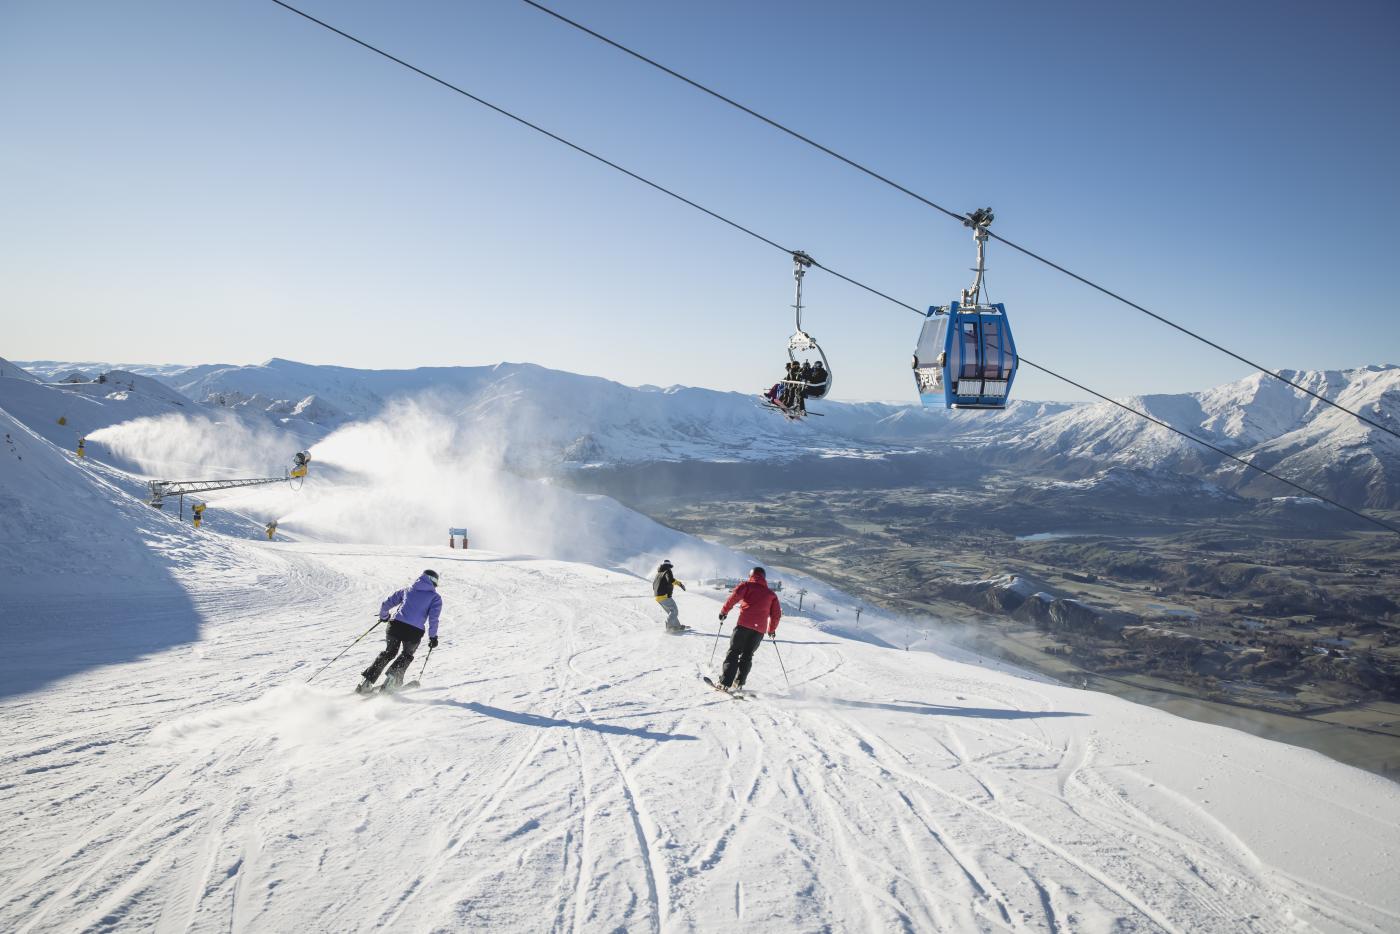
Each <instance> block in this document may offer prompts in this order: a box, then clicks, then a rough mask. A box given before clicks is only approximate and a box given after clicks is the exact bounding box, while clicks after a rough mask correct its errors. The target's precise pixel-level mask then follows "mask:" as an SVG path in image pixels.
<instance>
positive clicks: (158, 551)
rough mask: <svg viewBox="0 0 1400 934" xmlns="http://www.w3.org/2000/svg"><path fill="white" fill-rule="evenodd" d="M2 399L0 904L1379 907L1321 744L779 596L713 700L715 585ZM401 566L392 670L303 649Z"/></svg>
mask: <svg viewBox="0 0 1400 934" xmlns="http://www.w3.org/2000/svg"><path fill="white" fill-rule="evenodd" d="M3 427H4V429H5V438H6V445H5V448H4V450H3V451H0V457H3V460H4V469H3V470H0V500H2V501H3V502H0V505H3V507H4V508H3V510H0V512H3V516H4V518H3V519H0V533H3V537H4V539H5V541H6V548H5V559H4V563H3V565H2V566H0V589H2V590H3V592H4V597H5V600H4V605H5V608H6V615H5V633H4V638H5V649H6V651H5V652H4V653H3V661H0V665H3V672H0V674H2V675H3V677H0V711H2V712H3V716H4V722H5V724H6V742H5V746H4V752H3V756H2V757H0V786H3V788H4V792H5V803H4V815H5V819H4V829H5V832H6V839H7V841H9V845H8V846H6V847H5V848H3V850H0V927H2V928H3V929H5V930H12V931H74V930H157V931H186V930H192V931H207V930H208V931H212V930H220V931H237V932H253V931H274V930H275V931H290V930H305V931H359V930H372V929H378V928H387V927H392V928H394V929H398V930H412V931H438V930H441V931H448V930H511V931H595V930H629V931H647V930H651V931H686V930H705V931H708V930H763V931H811V930H835V931H877V930H878V931H884V930H915V931H934V930H943V931H980V930H985V931H1004V930H1050V931H1070V930H1074V931H1124V930H1134V931H1176V932H1196V931H1238V930H1250V931H1285V930H1287V931H1297V930H1322V931H1342V930H1347V931H1374V932H1382V931H1390V930H1395V929H1396V928H1397V926H1398V925H1400V892H1398V891H1397V889H1396V887H1395V886H1394V885H1393V881H1394V879H1393V873H1392V872H1391V871H1390V868H1389V867H1391V866H1392V865H1393V862H1392V861H1393V854H1394V853H1395V852H1397V848H1400V828H1397V818H1398V817H1400V791H1398V790H1397V787H1396V786H1395V785H1394V784H1393V783H1391V782H1389V781H1387V780H1385V779H1382V778H1379V777H1376V776H1373V775H1370V774H1367V773H1364V772H1361V771H1359V770H1356V769H1353V768H1349V767H1345V766H1342V765H1338V764H1336V763H1334V762H1332V761H1330V760H1328V759H1326V758H1324V757H1322V756H1320V755H1317V754H1315V753H1311V752H1308V751H1305V750H1301V749H1297V748H1293V747H1289V746H1285V745H1281V744H1275V743H1271V742H1268V741H1265V740H1261V739H1256V738H1252V737H1249V736H1246V735H1244V734H1241V733H1238V732H1234V731H1231V730H1227V729H1222V728H1217V727H1211V726H1207V725H1203V724H1198V723H1192V722H1188V721H1185V720H1181V719H1177V718H1175V717H1172V716H1170V715H1167V714H1163V713H1159V712H1156V711H1153V710H1151V709H1148V708H1145V707H1140V706H1135V705H1132V704H1129V703H1126V702H1123V701H1120V700H1117V699H1114V698H1111V697H1107V696H1103V695H1098V694H1093V693H1089V692H1083V691H1077V690H1072V689H1069V688H1065V687H1060V686H1056V685H1052V684H1047V683H1043V682H1042V681H1039V680H1035V679H1032V678H1029V677H1026V676H1023V675H1021V674H1019V673H1017V672H1015V671H1011V670H1006V669H1001V668H998V667H996V666H994V665H992V664H991V663H990V662H987V661H986V660H983V659H979V658H977V657H976V656H974V655H969V654H968V653H966V652H962V651H959V650H955V649H951V648H942V649H938V650H937V651H932V652H930V651H923V652H920V651H914V652H910V651H904V650H902V649H896V648H891V647H889V646H887V645H883V644H880V641H881V640H880V639H878V638H877V636H876V635H872V634H871V633H872V630H873V631H874V633H876V634H878V633H879V632H880V631H881V629H880V627H881V625H885V626H890V625H893V624H892V623H890V622H889V621H884V623H881V621H880V620H879V619H878V618H876V619H874V620H872V617H871V615H867V616H866V623H865V627H864V628H863V629H862V630H860V631H856V630H855V629H854V628H850V629H846V628H843V627H841V626H837V625H834V624H833V623H831V622H830V621H829V620H831V619H835V618H837V617H836V616H835V615H834V614H830V613H829V612H828V613H826V614H824V616H823V618H822V620H818V619H813V618H812V617H811V616H810V615H808V616H804V615H803V614H802V613H800V612H797V611H796V610H795V608H794V607H793V606H792V605H791V602H790V601H789V604H788V607H787V610H788V612H787V614H786V615H785V616H784V619H783V623H782V625H781V627H780V629H779V632H778V637H779V642H778V645H777V646H776V647H774V646H771V645H765V646H763V647H762V651H761V652H760V654H759V655H758V657H757V662H756V664H755V669H754V674H753V675H752V676H751V677H750V680H749V684H748V687H749V688H750V689H751V690H752V691H753V693H754V696H753V697H752V698H751V699H750V700H749V701H748V702H746V703H743V704H739V703H734V702H732V701H731V700H729V699H728V698H725V697H723V696H722V695H718V694H716V693H715V692H713V691H710V690H708V689H706V688H704V686H703V684H702V683H701V682H700V680H699V676H700V675H701V674H703V673H705V672H706V671H707V670H708V669H707V667H706V659H707V657H708V655H709V652H710V650H711V646H712V642H711V639H712V633H713V629H711V628H709V627H712V626H714V625H716V624H715V623H714V622H713V621H714V619H715V616H716V613H717V611H718V608H719V605H720V601H721V600H722V598H723V596H724V594H723V593H721V592H718V591H714V590H710V589H701V588H696V587H692V588H691V589H690V590H689V591H687V592H684V593H678V594H677V599H678V602H679V603H680V609H681V613H682V617H683V619H686V620H687V621H689V622H691V623H694V624H696V626H697V629H696V631H695V632H693V633H690V634H687V635H683V636H667V635H664V634H662V632H661V619H660V616H659V615H658V614H657V613H656V612H655V607H654V605H653V604H652V601H651V600H650V593H649V588H648V584H647V581H646V580H645V579H643V578H640V577H638V576H637V575H636V574H634V573H631V572H630V571H628V570H624V569H621V568H618V567H615V566H612V565H611V564H610V563H609V562H608V561H603V560H600V561H599V562H598V563H596V564H592V563H587V562H581V561H574V562H565V561H560V560H552V559H549V558H542V557H530V556H523V555H506V554H495V553H489V552H478V551H470V552H464V551H461V550H459V549H451V550H449V549H447V548H446V547H441V548H429V547H412V546H403V545H399V546H385V545H376V544H372V543H361V544H354V543H344V542H341V543H332V542H314V541H302V542H287V541H276V542H267V541H259V540H257V539H256V538H254V537H251V536H250V537H248V538H236V537H230V536H227V535H222V534H215V533H209V532H207V531H202V532H201V533H200V534H198V535H194V534H192V533H191V531H190V529H189V528H188V526H187V525H180V524H179V523H178V522H177V521H176V520H175V519H174V518H172V517H171V516H170V515H169V514H167V513H161V512H158V511H156V510H152V509H150V508H149V507H148V506H146V505H144V504H143V503H142V502H140V501H139V499H137V498H136V496H134V495H132V493H129V492H126V491H125V490H124V489H123V488H122V487H121V486H120V484H118V483H115V482H113V481H114V480H115V479H119V478H117V477H116V475H115V474H111V472H110V470H109V469H107V468H102V467H101V465H100V464H93V463H92V462H91V461H85V462H82V463H79V462H77V461H76V460H75V459H74V458H73V457H72V455H71V454H70V453H68V452H65V451H64V450H62V449H61V448H59V447H57V446H55V445H54V444H53V443H51V442H50V441H47V440H45V439H43V438H41V437H39V436H37V435H35V434H33V433H32V432H30V431H29V430H28V429H27V428H26V427H25V426H24V425H22V424H20V423H19V422H17V421H15V420H14V419H12V418H10V417H9V416H8V415H5V416H4V426H3ZM109 474H110V476H109ZM133 489H135V490H136V491H137V492H139V488H133ZM16 504H23V505H24V507H25V508H24V509H19V508H16ZM613 505H614V507H615V504H613ZM600 508H601V504H600ZM644 527H645V526H636V527H635V528H644ZM655 528H658V529H659V527H655ZM631 534H638V533H636V532H635V529H634V531H633V532H632V533H631ZM659 534H660V533H658V535H659ZM668 534H674V533H669V532H668ZM661 541H665V540H664V539H663V540H659V542H658V547H661V545H660V542H661ZM675 543H676V542H675V540H674V539H672V540H670V541H669V544H671V545H674V544H675ZM444 545H445V543H444ZM584 545H586V542H584V543H579V542H576V543H575V547H576V549H577V548H582V547H583V546H584ZM104 556H105V557H104ZM104 562H105V563H104ZM425 566H431V567H434V568H436V569H437V570H438V571H439V572H440V573H441V575H442V584H441V588H440V590H441V593H442V595H443V598H444V603H445V610H444V613H443V620H442V630H441V635H442V640H443V644H442V646H441V647H440V648H439V649H438V650H437V651H435V652H434V653H433V656H432V659H431V664H430V666H429V667H428V669H427V671H426V673H425V675H424V677H423V686H422V687H421V688H420V689H418V690H415V691H413V692H410V693H407V694H403V695H399V696H397V697H392V698H390V697H374V698H368V699H365V698H360V697H356V696H353V695H352V694H351V693H350V692H351V689H352V688H353V686H354V683H355V680H356V678H357V673H358V670H359V668H361V667H362V666H363V665H364V664H366V663H367V662H368V660H369V658H370V657H371V656H372V654H373V652H374V651H376V650H377V647H378V646H377V643H375V642H373V641H369V640H367V641H366V642H365V643H363V644H362V645H360V646H356V647H355V649H354V650H352V651H351V652H350V653H349V654H347V655H346V656H345V657H344V658H343V659H342V660H341V661H339V662H337V663H336V664H335V665H334V666H332V667H331V668H330V669H329V670H328V671H327V672H326V673H325V674H324V675H322V676H320V677H319V678H317V679H316V680H315V681H313V682H312V683H311V684H309V685H308V684H307V683H306V679H307V677H309V676H310V674H311V673H312V672H314V671H315V670H316V669H317V668H319V667H320V666H321V665H323V664H325V662H326V661H328V660H330V659H331V658H333V657H334V655H335V654H336V653H337V652H338V651H339V650H340V649H342V648H343V647H344V645H345V644H346V643H348V642H349V641H350V640H351V639H352V638H353V637H354V636H355V635H356V634H358V633H360V632H362V631H363V630H364V629H365V628H367V627H368V626H369V625H370V624H371V623H372V622H373V613H374V611H375V609H376V608H377V607H378V604H379V601H380V600H382V599H383V597H384V596H385V595H386V594H387V593H388V592H389V591H391V590H392V589H394V588H396V587H399V586H402V585H403V584H405V583H406V582H408V581H409V580H410V579H411V578H412V577H413V576H414V575H416V574H417V573H418V572H419V571H420V570H421V569H422V568H423V567H425ZM682 570H684V568H683V567H682ZM841 599H842V598H841V597H840V595H836V594H824V595H823V597H822V602H823V605H824V606H827V607H828V609H830V607H831V606H832V605H835V606H839V605H840V601H841ZM850 616H851V615H850V614H845V615H844V616H842V617H840V618H843V619H847V620H849V619H850ZM823 620H826V621H823ZM848 625H849V623H848ZM777 651H781V652H782V658H783V661H784V662H785V664H786V667H787V670H788V673H789V675H790V677H791V689H789V688H788V687H787V686H786V685H785V683H784V681H783V680H782V675H781V672H780V670H779V668H778V665H777V663H776V662H777V659H776V656H775V653H776V652H777ZM418 665H419V663H418V662H415V664H414V668H413V671H412V672H411V674H413V675H415V676H416V675H417V673H418Z"/></svg>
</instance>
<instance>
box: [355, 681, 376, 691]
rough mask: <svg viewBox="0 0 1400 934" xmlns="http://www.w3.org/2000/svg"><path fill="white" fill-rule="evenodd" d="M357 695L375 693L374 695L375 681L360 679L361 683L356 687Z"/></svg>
mask: <svg viewBox="0 0 1400 934" xmlns="http://www.w3.org/2000/svg"><path fill="white" fill-rule="evenodd" d="M355 693H356V694H373V693H374V679H373V678H361V679H360V683H359V684H357V685H355Z"/></svg>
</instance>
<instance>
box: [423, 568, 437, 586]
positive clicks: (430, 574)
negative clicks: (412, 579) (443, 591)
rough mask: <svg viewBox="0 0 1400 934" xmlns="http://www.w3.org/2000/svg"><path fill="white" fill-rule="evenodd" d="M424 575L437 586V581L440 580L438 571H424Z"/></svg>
mask: <svg viewBox="0 0 1400 934" xmlns="http://www.w3.org/2000/svg"><path fill="white" fill-rule="evenodd" d="M423 576H424V577H426V578H427V579H428V580H430V581H432V582H433V586H434V587H436V586H437V582H438V573H437V571H424V572H423Z"/></svg>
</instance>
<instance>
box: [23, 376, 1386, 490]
mask: <svg viewBox="0 0 1400 934" xmlns="http://www.w3.org/2000/svg"><path fill="white" fill-rule="evenodd" d="M20 365H22V366H24V367H25V368H26V369H27V370H29V371H30V372H31V373H35V374H36V375H39V376H43V377H47V378H54V377H56V376H61V375H63V374H65V373H68V372H70V371H72V370H74V369H78V370H84V371H88V370H91V369H92V368H101V367H104V366H106V365H105V364H76V363H61V362H56V361H44V362H41V363H31V364H20ZM123 369H126V370H130V371H131V372H134V373H138V374H145V375H149V376H151V377H153V378H154V379H157V380H159V381H160V382H162V383H165V384H166V385H168V386H170V387H172V388H174V389H176V390H178V391H179V392H180V393H181V394H182V395H184V396H187V397H189V398H190V399H193V400H196V401H198V402H202V403H204V404H206V405H214V406H220V407H225V408H235V409H241V410H244V411H250V410H258V411H264V412H267V413H268V414H269V415H274V416H277V415H280V416H282V417H291V416H295V417H297V418H298V419H302V420H305V421H308V422H312V423H315V424H319V425H321V426H322V427H323V428H326V429H329V428H333V427H335V426H336V425H339V424H343V423H345V422H348V421H354V420H359V419H363V418H369V417H373V416H376V415H378V414H380V413H381V412H383V411H385V409H386V407H389V406H390V405H391V404H392V403H394V402H395V401H396V400H405V399H410V398H414V397H421V396H423V395H425V394H427V395H429V396H431V397H432V398H433V399H434V400H435V403H434V404H435V405H437V406H438V407H440V408H443V409H444V410H446V411H448V412H450V413H451V416H452V417H453V418H454V419H458V420H460V421H461V422H462V423H463V424H465V425H468V426H472V427H475V428H476V429H477V430H480V431H481V432H482V433H483V437H488V438H490V439H492V440H493V442H495V443H500V444H502V445H503V446H504V447H505V448H507V449H508V452H509V454H510V456H511V457H512V459H513V460H514V461H516V462H518V463H522V464H528V465H531V466H533V467H537V468H540V469H546V470H547V469H550V467H551V466H554V467H558V466H561V465H563V466H567V467H570V468H586V467H589V466H594V465H609V466H611V465H623V464H640V463H646V462H649V461H685V460H701V461H726V460H743V461H764V460H785V459H791V458H795V457H800V456H804V455H811V454H817V455H825V456H857V457H876V456H880V455H882V454H885V453H889V452H891V451H905V452H907V451H916V450H919V449H922V448H926V447H928V446H930V445H939V446H940V447H941V448H942V449H944V450H947V449H948V448H950V447H951V448H956V449H958V450H961V451H963V452H964V453H965V454H966V456H969V457H977V458H982V459H984V460H986V461H987V462H990V463H993V464H997V465H1000V466H1009V467H1018V466H1019V467H1025V468H1034V469H1035V470H1037V471H1041V472H1050V473H1056V474H1059V475H1063V476H1067V477H1080V478H1083V477H1093V476H1095V475H1098V474H1101V473H1103V472H1104V471H1106V470H1108V469H1109V468H1123V469H1129V470H1136V471H1140V472H1142V473H1143V474H1144V476H1147V477H1151V476H1154V475H1155V476H1158V477H1160V476H1164V475H1165V474H1166V473H1188V474H1192V475H1194V476H1197V477H1201V478H1204V479H1207V480H1209V481H1210V482H1211V483H1213V484H1215V485H1217V486H1219V487H1220V488H1222V489H1225V490H1231V491H1235V492H1239V493H1241V494H1244V495H1247V496H1268V495H1281V494H1283V493H1286V492H1295V491H1290V490H1286V489H1285V488H1282V487H1281V485H1279V484H1277V483H1275V482H1273V481H1271V480H1268V479H1267V478H1263V477H1260V476H1259V475H1258V474H1256V473H1255V472H1253V471H1248V470H1246V469H1245V468H1242V467H1240V466H1239V465H1238V464H1235V463H1233V462H1231V461H1229V460H1228V459H1226V458H1222V457H1220V456H1219V455H1218V454H1215V453H1214V452H1211V451H1209V450H1207V449H1205V448H1202V447H1200V446H1199V445H1195V444H1193V443H1191V442H1189V441H1187V440H1186V439H1185V438H1182V437H1180V436H1177V435H1175V434H1172V433H1170V432H1168V431H1166V430H1164V429H1162V428H1160V427H1158V426H1156V425H1153V424H1151V423H1150V422H1147V421H1145V420H1141V419H1137V418H1134V417H1133V416H1131V415H1130V414H1128V413H1125V412H1124V411H1123V410H1122V409H1120V408H1118V407H1117V406H1114V405H1111V404H1109V403H1104V402H1100V403H1091V404H1069V403H1056V402H1034V401H1017V402H1014V403H1013V404H1012V405H1010V406H1008V407H1007V409H1006V410H1005V411H1002V412H968V411H948V410H945V409H926V408H923V407H921V406H918V405H895V404H889V403H873V402H872V403H840V402H822V403H818V404H816V405H814V409H816V410H817V411H820V412H821V413H822V415H823V417H822V418H820V419H817V418H811V419H807V420H806V421H803V422H798V423H792V422H788V421H786V420H784V419H782V418H779V417H777V416H776V415H775V414H774V413H772V412H769V411H766V410H764V409H763V408H762V407H761V406H760V405H758V402H757V398H756V397H754V396H749V395H745V394H743V393H734V392H717V391H714V390H708V389H698V388H688V387H680V386H672V387H667V388H658V387H654V386H645V387H630V386H624V385H622V384H620V383H616V382H613V381H611V380H607V379H603V378H601V377H593V376H581V375H577V374H573V373H566V372H562V371H558V370H550V369H546V368H544V367H540V366H536V365H534V364H522V363H500V364H496V365H494V366H481V367H423V368H418V369H412V370H359V369H353V368H349V367H337V366H317V365H311V364H304V363H297V362H295V361H290V360H283V359H280V358H274V359H272V360H269V361H267V362H266V363H264V364H261V365H259V366H231V365H201V366H193V367H173V366H158V367H143V366H139V365H131V364H126V365H123ZM1282 375H1285V376H1287V377H1288V378H1289V379H1291V380H1293V381H1295V382H1297V383H1299V384H1300V385H1303V386H1307V387H1308V388H1309V389H1312V390H1313V391H1315V392H1318V393H1321V394H1323V395H1326V396H1327V397H1329V398H1332V399H1335V400H1336V401H1337V402H1339V403H1340V404H1342V405H1345V406H1347V407H1348V408H1352V409H1355V410H1357V411H1360V412H1362V413H1363V414H1366V415H1367V416H1368V417H1369V418H1372V419H1374V420H1376V421H1377V422H1380V423H1381V424H1384V425H1387V426H1392V427H1394V428H1395V429H1396V430H1397V431H1400V366H1395V365H1384V366H1367V367H1360V368H1356V369H1350V370H1321V371H1307V370H1289V371H1282ZM1125 401H1126V403H1127V404H1129V405H1131V406H1133V407H1135V408H1140V409H1142V410H1143V411H1146V412H1148V413H1149V414H1152V415H1154V416H1156V417H1158V418H1161V419H1162V420H1163V421H1165V422H1167V423H1169V424H1171V425H1174V426H1176V427H1178V428H1180V429H1181V430H1183V431H1186V432H1190V433H1191V434H1194V435H1196V436H1197V437H1200V438H1202V439H1204V440H1207V441H1209V442H1211V443H1212V444H1215V445H1217V446H1219V447H1220V448H1222V449H1224V450H1226V451H1229V452H1230V453H1232V454H1234V455H1236V456H1238V457H1242V458H1244V459H1246V460H1250V461H1251V462H1255V463H1258V464H1259V465H1260V466H1265V467H1268V468H1269V469H1271V470H1275V471H1277V472H1279V473H1280V474H1281V475H1283V476H1286V477H1288V478H1290V479H1292V480H1294V481H1295V482H1299V483H1302V484H1304V485H1305V486H1308V487H1310V488H1314V489H1317V490H1318V492H1320V493H1323V494H1325V495H1328V496H1331V497H1333V498H1336V499H1338V500H1340V501H1342V502H1345V503H1347V504H1348V505H1352V506H1371V507H1381V508H1394V507H1397V506H1400V440H1397V439H1396V438H1394V437H1392V436H1390V435H1388V434H1386V433H1385V432H1383V431H1380V430H1378V429H1376V428H1373V427H1371V426H1369V425H1366V424H1364V423H1362V422H1360V421H1358V420H1357V419H1355V418H1353V417H1352V416H1350V415H1348V414H1346V413H1345V412H1341V411H1338V410H1337V409H1334V408H1332V407H1331V406H1327V405H1325V404H1323V403H1321V402H1319V401H1317V400H1316V399H1312V398H1309V397H1308V396H1306V395H1304V394H1302V393H1300V392H1298V391H1296V390H1294V389H1292V388H1290V387H1288V386H1287V385H1285V384H1284V383H1282V382H1280V381H1278V380H1275V379H1271V378H1269V377H1268V376H1266V375H1264V374H1262V373H1255V374H1251V375H1249V376H1246V377H1244V378H1243V379H1240V380H1236V381H1234V382H1231V383H1225V384H1223V385H1220V386H1215V387H1213V388H1210V389H1207V390H1204V391H1201V392H1193V393H1176V394H1158V395H1149V396H1137V397H1131V398H1129V399H1127V400H1125Z"/></svg>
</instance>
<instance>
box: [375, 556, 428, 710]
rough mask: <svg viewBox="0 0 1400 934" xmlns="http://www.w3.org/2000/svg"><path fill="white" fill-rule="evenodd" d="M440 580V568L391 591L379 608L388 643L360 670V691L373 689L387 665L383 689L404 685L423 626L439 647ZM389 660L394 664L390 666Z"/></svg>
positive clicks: (393, 689) (388, 689) (380, 619)
mask: <svg viewBox="0 0 1400 934" xmlns="http://www.w3.org/2000/svg"><path fill="white" fill-rule="evenodd" d="M437 583H438V575H437V571H424V572H423V573H422V574H421V575H419V577H418V579H417V580H416V581H414V582H413V583H412V584H410V585H409V586H407V587H405V588H403V589H402V590H396V591H394V592H393V593H391V594H389V598H388V599H387V600H385V601H384V603H383V604H382V605H381V606H380V607H379V621H380V622H381V623H388V624H389V629H388V631H387V632H386V633H385V638H386V639H387V642H388V644H387V645H386V646H385V647H384V651H382V652H380V653H379V655H378V656H377V657H376V658H375V659H374V662H373V664H371V665H370V666H369V667H368V668H366V669H365V670H364V671H363V672H361V674H362V675H363V676H364V680H363V681H361V682H360V686H359V687H357V688H355V690H356V691H357V692H358V693H360V694H368V693H369V692H371V691H373V690H374V682H375V681H377V680H379V673H380V672H381V671H383V670H384V666H385V665H389V672H388V674H386V675H385V676H384V687H383V690H385V691H396V690H398V688H399V686H400V685H401V684H403V673H404V672H405V671H407V670H408V665H409V662H411V661H413V653H414V652H415V651H417V650H418V643H419V642H421V641H423V630H424V628H426V629H427V631H428V648H429V649H430V650H431V649H435V648H437V644H438V638H437V631H438V615H439V614H440V613H442V597H440V596H438V592H437ZM394 607H398V610H397V611H395V613H394V615H393V618H392V619H391V618H390V617H389V611H390V610H393V609H394ZM395 655H397V656H398V658H395V657H394V656H395ZM390 662H393V664H392V665H390V664H389V663H390Z"/></svg>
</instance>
